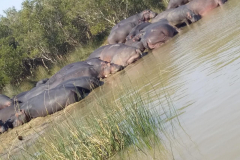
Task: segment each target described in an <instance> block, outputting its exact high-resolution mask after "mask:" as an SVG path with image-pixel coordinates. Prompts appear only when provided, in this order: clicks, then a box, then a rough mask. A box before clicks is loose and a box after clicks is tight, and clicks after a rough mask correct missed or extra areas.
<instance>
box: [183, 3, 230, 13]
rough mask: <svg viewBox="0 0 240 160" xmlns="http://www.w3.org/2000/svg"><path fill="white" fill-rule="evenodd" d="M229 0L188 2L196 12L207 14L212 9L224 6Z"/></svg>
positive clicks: (189, 6) (188, 6)
mask: <svg viewBox="0 0 240 160" xmlns="http://www.w3.org/2000/svg"><path fill="white" fill-rule="evenodd" d="M225 2H227V0H193V1H191V2H189V3H187V4H186V6H187V8H189V9H190V10H192V11H193V12H194V13H195V14H198V15H200V16H205V15H206V14H207V12H209V11H211V10H212V9H214V8H216V7H218V6H222V5H223V4H224V3H225Z"/></svg>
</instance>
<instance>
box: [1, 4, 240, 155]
mask: <svg viewBox="0 0 240 160" xmlns="http://www.w3.org/2000/svg"><path fill="white" fill-rule="evenodd" d="M239 8H240V2H239V0H229V1H228V2H227V3H226V4H225V5H224V6H223V7H221V8H220V7H218V8H217V9H215V10H213V11H211V12H210V13H209V14H208V15H207V16H205V17H204V18H203V19H201V20H200V21H198V22H196V23H194V24H192V25H190V26H189V27H185V28H183V30H182V31H181V33H179V34H178V35H177V36H176V37H174V38H173V39H172V40H170V41H169V42H167V43H166V44H164V45H163V46H162V47H161V48H159V49H157V50H154V51H153V52H152V53H149V54H148V55H146V56H145V57H144V58H142V59H140V60H139V61H137V62H136V63H135V64H133V65H130V66H128V67H127V68H126V69H125V70H123V71H121V72H119V73H117V74H116V75H113V76H111V77H109V78H107V79H106V82H105V84H104V86H102V87H100V88H98V89H96V90H94V92H93V93H91V94H90V95H89V96H88V97H87V98H85V99H84V100H83V101H81V102H80V103H79V104H78V106H81V107H79V112H80V113H82V115H86V114H87V112H89V111H91V110H96V108H91V109H89V108H88V107H84V106H86V104H91V103H92V102H93V101H94V100H93V98H94V97H96V96H97V97H101V98H104V99H106V100H108V101H111V99H112V98H113V97H115V98H116V97H121V96H129V93H126V92H125V91H126V89H123V90H122V88H129V90H131V88H134V89H135V90H137V91H138V92H139V93H141V95H146V98H149V97H148V96H149V95H150V96H151V99H153V100H154V99H155V101H153V102H151V103H159V99H161V101H162V102H161V103H160V104H159V110H162V108H164V107H165V108H166V110H169V106H170V107H172V108H173V109H172V110H174V111H176V112H175V113H170V114H172V115H173V116H175V118H174V119H176V124H172V123H169V124H168V125H169V126H168V130H169V135H170V136H173V137H174V138H173V140H171V141H169V140H168V139H167V138H166V142H165V144H166V149H167V150H168V153H170V155H169V156H166V155H164V158H162V159H176V160H178V159H183V160H188V159H189V160H193V159H197V160H201V159H204V160H208V159H209V160H215V159H216V160H226V159H231V160H232V159H240V152H239V151H240V145H239V144H240V138H239V135H240V127H239V121H240V109H239V106H240V98H239V94H240V41H239V39H240V17H239ZM147 95H148V96H147ZM88 106H89V105H88ZM170 110H171V109H170ZM46 119H48V118H46ZM41 121H43V122H44V120H41ZM172 125H174V127H172ZM9 134H10V133H9ZM4 136H6V134H4ZM149 154H150V155H153V154H152V151H149ZM154 155H155V159H158V157H159V155H158V154H156V153H154ZM156 155H157V156H156ZM165 156H166V157H165ZM129 157H130V158H131V159H135V158H136V156H135V154H134V153H133V154H132V155H129ZM138 159H150V158H149V157H146V156H144V154H141V153H140V156H138ZM152 159H154V158H152ZM159 159H160V158H159Z"/></svg>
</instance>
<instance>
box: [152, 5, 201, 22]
mask: <svg viewBox="0 0 240 160" xmlns="http://www.w3.org/2000/svg"><path fill="white" fill-rule="evenodd" d="M200 18H201V16H200V15H199V14H195V13H194V12H193V11H192V10H191V9H189V8H188V7H187V6H186V5H182V6H180V7H178V8H172V9H169V10H166V11H164V12H162V13H160V14H158V15H157V16H156V17H155V18H154V19H152V21H151V22H152V23H156V22H158V21H159V20H161V19H167V21H168V22H169V24H170V25H172V26H177V25H181V24H182V23H184V22H185V23H186V24H187V25H189V21H190V22H192V23H194V22H196V21H198V20H199V19H200Z"/></svg>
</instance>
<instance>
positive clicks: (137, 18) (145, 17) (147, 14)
mask: <svg viewBox="0 0 240 160" xmlns="http://www.w3.org/2000/svg"><path fill="white" fill-rule="evenodd" d="M156 15H157V13H155V12H153V11H151V10H144V11H142V12H141V13H138V14H135V15H133V16H131V17H129V18H126V19H124V20H122V21H120V22H119V23H118V24H116V25H115V26H114V27H113V28H112V30H111V32H112V31H114V30H115V29H117V28H119V27H120V26H123V25H125V24H127V23H134V24H135V25H137V24H139V23H141V22H147V21H149V20H150V19H152V18H154V17H156Z"/></svg>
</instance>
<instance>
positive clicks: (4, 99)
mask: <svg viewBox="0 0 240 160" xmlns="http://www.w3.org/2000/svg"><path fill="white" fill-rule="evenodd" d="M12 102H13V100H12V99H11V98H9V97H8V96H5V95H3V94H0V110H1V109H3V108H6V107H9V106H10V105H11V104H12Z"/></svg>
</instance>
